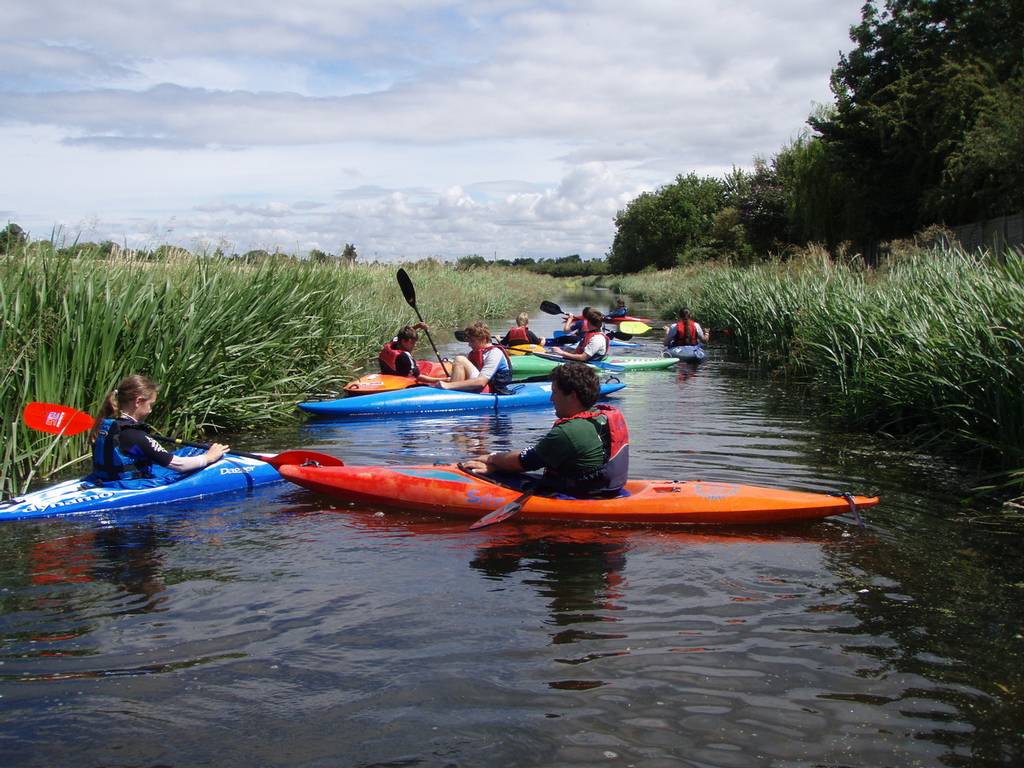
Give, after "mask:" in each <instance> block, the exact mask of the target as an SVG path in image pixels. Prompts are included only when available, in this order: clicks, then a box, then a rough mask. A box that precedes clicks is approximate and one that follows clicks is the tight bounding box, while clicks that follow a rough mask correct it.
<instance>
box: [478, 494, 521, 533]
mask: <svg viewBox="0 0 1024 768" xmlns="http://www.w3.org/2000/svg"><path fill="white" fill-rule="evenodd" d="M531 496H533V491H527V492H526V493H524V494H523V495H522V496H520V497H519V498H518V499H514V500H513V501H510V502H509V503H508V504H502V505H501V506H500V507H498V508H497V509H496V510H494V511H493V512H488V513H487V514H486V515H484V516H483V517H481V518H480V519H479V520H477V521H476V522H475V523H473V524H472V525H471V526H469V530H471V531H475V530H476V529H478V528H486V527H487V526H489V525H495V524H497V523H501V522H504V521H505V520H508V519H509V518H510V517H515V516H516V515H518V514H519V510H521V509H522V508H523V502H525V501H526V500H527V499H528V498H530V497H531Z"/></svg>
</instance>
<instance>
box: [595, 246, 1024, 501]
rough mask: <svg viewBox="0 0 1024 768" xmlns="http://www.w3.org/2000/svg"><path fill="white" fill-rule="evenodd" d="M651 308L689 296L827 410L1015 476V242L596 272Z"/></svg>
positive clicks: (1021, 360)
mask: <svg viewBox="0 0 1024 768" xmlns="http://www.w3.org/2000/svg"><path fill="white" fill-rule="evenodd" d="M601 284H602V285H607V286H609V287H611V288H613V289H614V290H616V291H619V292H622V293H627V294H629V295H630V296H632V297H633V298H634V299H641V300H644V301H649V302H651V303H653V304H654V305H655V306H656V307H657V308H658V310H659V313H660V314H661V315H662V316H664V317H673V316H675V314H676V311H677V310H678V309H679V308H681V307H683V306H688V307H690V309H691V310H692V311H693V313H694V316H695V317H696V318H697V319H698V320H699V321H700V322H701V323H702V324H704V325H705V327H709V328H711V329H714V332H718V333H722V332H723V331H724V332H725V333H727V334H729V335H730V336H731V338H732V340H733V341H734V344H735V348H736V350H737V351H738V352H739V353H740V355H741V356H743V357H744V358H746V359H749V360H753V361H756V362H757V363H759V364H760V365H762V366H764V367H766V368H769V369H772V370H776V371H780V372H785V373H787V374H790V375H793V376H795V377H799V378H800V379H802V380H806V381H810V382H813V383H814V384H815V385H817V386H816V389H817V390H818V391H819V392H820V393H821V394H822V395H823V397H824V398H825V400H826V402H827V403H828V405H829V406H830V408H831V409H832V411H833V412H834V413H836V414H838V415H841V416H842V417H844V418H845V419H847V420H849V421H850V422H852V423H854V424H856V425H858V426H860V427H863V428H870V429H876V430H879V431H882V432H887V433H900V434H908V433H910V434H914V435H916V436H918V437H919V438H926V439H927V440H928V441H929V442H931V443H933V444H942V445H944V446H945V447H947V448H966V449H969V450H973V451H976V452H977V455H978V456H979V457H982V458H983V459H984V460H985V461H990V462H991V467H992V468H993V469H998V470H1004V471H1008V472H1009V473H1010V474H1009V475H1007V476H1004V477H1003V479H1002V481H1003V482H1005V481H1006V479H1007V477H1008V478H1009V480H1010V481H1013V480H1015V481H1016V482H1017V483H1024V470H1018V471H1017V472H1016V473H1014V468H1019V467H1024V387H1022V386H1021V382H1022V381H1024V253H1022V252H1020V251H1008V252H1006V253H1004V254H1003V255H1002V258H997V257H995V256H993V255H992V254H989V253H975V254H970V253H966V252H964V251H963V250H961V249H958V248H955V247H949V246H936V247H933V248H930V249H926V248H920V247H914V246H912V245H908V244H905V243H904V244H902V245H901V244H896V245H895V246H894V247H893V249H892V253H891V255H890V256H889V257H888V258H887V259H886V260H885V261H884V262H883V263H882V264H880V265H879V266H878V267H877V268H868V267H865V266H864V265H863V262H861V261H860V260H859V259H850V260H848V261H847V262H837V261H835V260H833V259H832V258H831V257H830V256H829V255H828V254H827V253H826V252H825V251H824V250H823V249H820V248H817V249H808V250H807V251H806V252H805V253H804V254H803V255H802V256H801V257H799V258H791V259H789V260H787V261H781V260H777V261H774V262H770V263H762V264H758V265H754V266H746V267H737V266H733V265H728V264H706V265H702V266H700V267H695V266H691V267H678V268H675V269H672V270H666V271H661V272H645V273H643V274H639V275H628V276H618V277H614V278H604V279H602V280H601Z"/></svg>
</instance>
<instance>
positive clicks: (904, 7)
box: [809, 0, 1024, 240]
mask: <svg viewBox="0 0 1024 768" xmlns="http://www.w3.org/2000/svg"><path fill="white" fill-rule="evenodd" d="M850 36H851V39H852V40H853V41H854V42H855V43H856V47H855V48H854V49H853V50H852V51H850V53H849V54H847V55H844V56H841V57H840V60H839V64H838V65H837V66H836V68H835V69H834V70H833V73H832V90H833V93H834V94H835V97H836V108H835V111H834V112H832V113H831V114H829V115H827V116H814V117H812V118H811V119H810V120H809V123H810V124H811V125H812V127H814V128H815V129H816V130H817V131H818V132H819V134H820V136H821V139H822V140H823V141H824V142H825V143H826V144H827V152H826V154H827V156H828V160H829V164H830V165H831V167H832V168H833V170H834V171H836V172H838V173H839V174H841V175H843V176H844V177H845V178H846V179H847V180H848V192H849V194H850V201H851V204H853V205H856V206H858V207H859V209H860V210H859V211H858V212H857V214H856V215H854V216H848V217H847V222H846V224H847V225H849V224H851V223H854V222H855V225H856V226H857V228H858V231H853V232H851V231H847V232H844V233H843V237H852V238H853V239H860V240H864V239H879V238H889V237H894V236H900V235H905V234H909V233H910V232H912V231H914V230H916V229H918V228H919V227H921V226H923V225H926V224H930V223H932V222H934V221H935V220H936V219H942V218H944V217H950V218H965V217H966V218H975V217H984V216H987V215H993V214H994V213H997V212H1000V211H1001V210H1002V209H1003V208H1005V206H1006V204H1007V200H1006V199H1005V196H1003V197H1002V198H998V197H997V198H995V199H994V198H993V197H992V196H991V195H989V194H988V193H987V192H985V191H983V189H982V188H984V187H985V186H986V185H987V184H988V183H989V178H988V176H987V174H986V173H984V172H983V173H980V174H978V173H971V172H964V170H963V169H962V168H961V166H959V165H957V163H956V162H953V163H952V165H951V158H953V157H958V158H961V160H962V162H963V163H964V165H965V167H966V166H971V167H982V168H983V167H985V166H986V165H987V163H988V162H989V161H988V160H987V159H983V157H982V156H983V155H984V154H985V153H981V154H979V155H974V154H972V153H971V152H965V145H966V144H967V143H968V142H969V140H970V139H969V137H971V136H974V137H975V139H980V136H978V135H977V134H976V131H977V130H978V129H977V126H978V124H979V121H980V120H981V116H982V114H983V113H984V108H985V104H986V103H989V102H990V101H991V96H990V94H992V93H993V92H994V91H997V90H999V89H1000V88H1001V87H1002V84H1005V83H1007V82H1009V81H1011V80H1013V79H1014V78H1016V77H1019V76H1020V74H1021V67H1022V58H1021V53H1020V52H1021V50H1024V3H1022V0H884V2H881V0H872V1H871V2H868V3H866V4H865V5H864V7H863V9H862V12H861V23H860V24H859V25H857V26H856V27H854V28H853V29H851V35H850ZM989 114H990V118H989V121H988V123H987V124H988V125H990V126H991V128H990V129H989V131H988V132H989V133H991V132H993V131H995V132H996V133H1000V134H1001V130H1002V129H1003V128H1005V129H1012V126H1013V121H1012V120H1010V121H1008V122H1007V123H1004V124H1003V125H1002V126H1001V128H1000V129H996V128H995V124H994V123H993V122H992V120H991V112H990V113H989ZM985 125H986V123H985V122H982V126H983V127H982V128H981V131H982V133H985V132H986V129H985V127H984V126H985ZM965 184H968V185H973V186H972V188H969V189H967V188H965V187H964V185H965ZM1016 184H1017V187H1018V188H1019V187H1020V185H1021V184H1024V179H1022V178H1020V177H1019V176H1017V177H1016ZM1002 186H1003V187H1006V186H1007V185H1006V184H1005V183H1004V184H1003V185H1002ZM1011 186H1012V185H1011ZM965 199H966V200H969V201H973V202H974V204H973V205H964V201H965Z"/></svg>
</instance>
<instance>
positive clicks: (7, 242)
mask: <svg viewBox="0 0 1024 768" xmlns="http://www.w3.org/2000/svg"><path fill="white" fill-rule="evenodd" d="M27 240H28V235H26V234H25V230H23V229H22V228H21V227H19V226H18V225H17V224H15V223H14V222H11V223H10V224H8V225H7V226H6V227H4V228H3V229H2V230H0V253H9V252H11V251H13V250H14V249H15V248H17V247H18V246H19V245H24V244H25V242H26V241H27Z"/></svg>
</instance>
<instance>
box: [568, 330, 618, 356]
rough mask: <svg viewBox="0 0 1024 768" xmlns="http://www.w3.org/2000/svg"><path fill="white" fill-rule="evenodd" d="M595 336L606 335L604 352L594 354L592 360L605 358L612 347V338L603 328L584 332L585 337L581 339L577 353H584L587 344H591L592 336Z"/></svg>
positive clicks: (577, 346)
mask: <svg viewBox="0 0 1024 768" xmlns="http://www.w3.org/2000/svg"><path fill="white" fill-rule="evenodd" d="M595 336H604V354H601V355H594V356H593V357H592V358H590V359H591V360H603V359H604V356H605V355H607V354H608V350H609V349H611V347H612V339H611V337H610V336H609V335H608V334H607V333H605V332H604V331H602V330H596V331H587V332H586V333H584V334H583V338H582V339H581V340H580V343H579V344H577V345H576V354H577V355H582V354H583V350H585V349H586V348H587V344H589V343H590V340H591V339H592V338H594V337H595Z"/></svg>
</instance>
